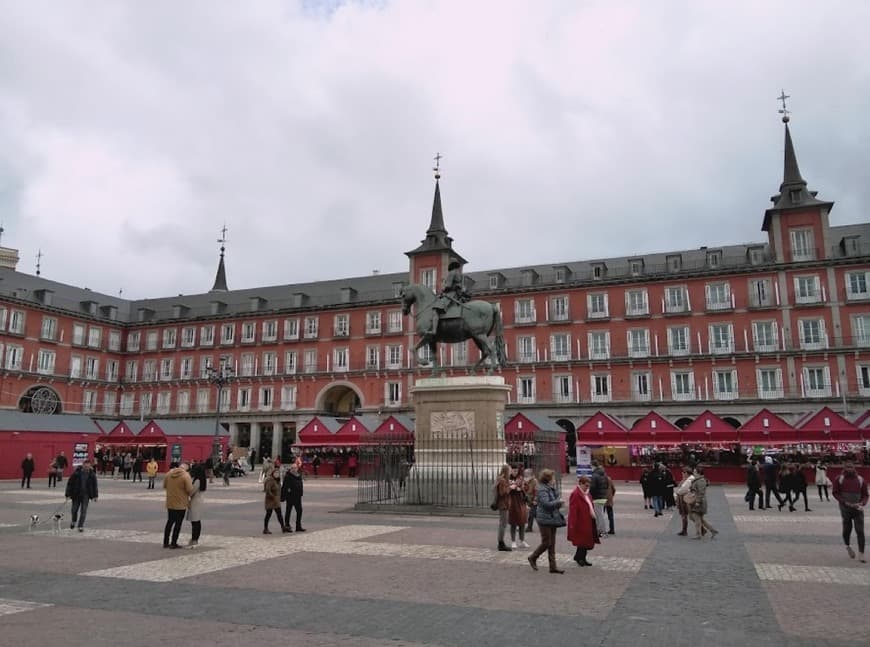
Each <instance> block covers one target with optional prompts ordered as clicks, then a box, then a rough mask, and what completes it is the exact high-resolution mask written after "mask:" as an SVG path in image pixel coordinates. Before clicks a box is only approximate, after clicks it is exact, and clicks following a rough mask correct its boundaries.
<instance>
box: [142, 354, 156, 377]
mask: <svg viewBox="0 0 870 647" xmlns="http://www.w3.org/2000/svg"><path fill="white" fill-rule="evenodd" d="M142 379H143V380H144V381H145V382H153V381H154V380H156V379H157V363H156V362H155V361H154V360H153V359H146V360H145V361H144V362H142Z"/></svg>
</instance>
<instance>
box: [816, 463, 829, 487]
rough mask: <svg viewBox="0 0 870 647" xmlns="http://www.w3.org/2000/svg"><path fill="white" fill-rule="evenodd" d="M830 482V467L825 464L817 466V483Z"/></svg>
mask: <svg viewBox="0 0 870 647" xmlns="http://www.w3.org/2000/svg"><path fill="white" fill-rule="evenodd" d="M827 484H828V468H827V467H825V466H824V465H818V466H816V485H827Z"/></svg>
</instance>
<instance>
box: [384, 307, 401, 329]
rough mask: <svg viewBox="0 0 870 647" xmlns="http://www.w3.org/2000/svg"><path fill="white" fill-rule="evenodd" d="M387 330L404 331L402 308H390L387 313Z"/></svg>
mask: <svg viewBox="0 0 870 647" xmlns="http://www.w3.org/2000/svg"><path fill="white" fill-rule="evenodd" d="M387 332H402V311H401V310H390V311H389V312H388V313H387Z"/></svg>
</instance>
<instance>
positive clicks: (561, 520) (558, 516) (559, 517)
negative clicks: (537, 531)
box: [553, 510, 568, 528]
mask: <svg viewBox="0 0 870 647" xmlns="http://www.w3.org/2000/svg"><path fill="white" fill-rule="evenodd" d="M553 520H554V521H555V522H556V523H554V524H553V526H555V527H556V528H563V527H564V526H567V525H568V522H567V521H566V520H565V515H564V514H562V511H561V510H556V512H555V513H553Z"/></svg>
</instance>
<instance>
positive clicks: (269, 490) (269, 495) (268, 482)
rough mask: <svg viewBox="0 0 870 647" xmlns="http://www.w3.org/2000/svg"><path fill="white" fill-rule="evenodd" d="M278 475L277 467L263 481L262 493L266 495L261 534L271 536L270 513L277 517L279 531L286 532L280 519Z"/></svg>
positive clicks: (282, 520)
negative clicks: (264, 515)
mask: <svg viewBox="0 0 870 647" xmlns="http://www.w3.org/2000/svg"><path fill="white" fill-rule="evenodd" d="M279 473H280V471H279V470H278V468H277V467H273V468H272V471H270V472H269V474H268V476H266V478H265V480H264V481H263V492H265V493H266V517H265V518H264V519H263V534H264V535H271V534H272V531H271V530H269V519H271V518H272V513H273V512H275V516H276V517H278V523H279V524H280V525H281V530H282V531H284V532H286V530H285V528H286V526H285V525H284V519H282V518H281V484H280V482H279V480H278V479H279Z"/></svg>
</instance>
